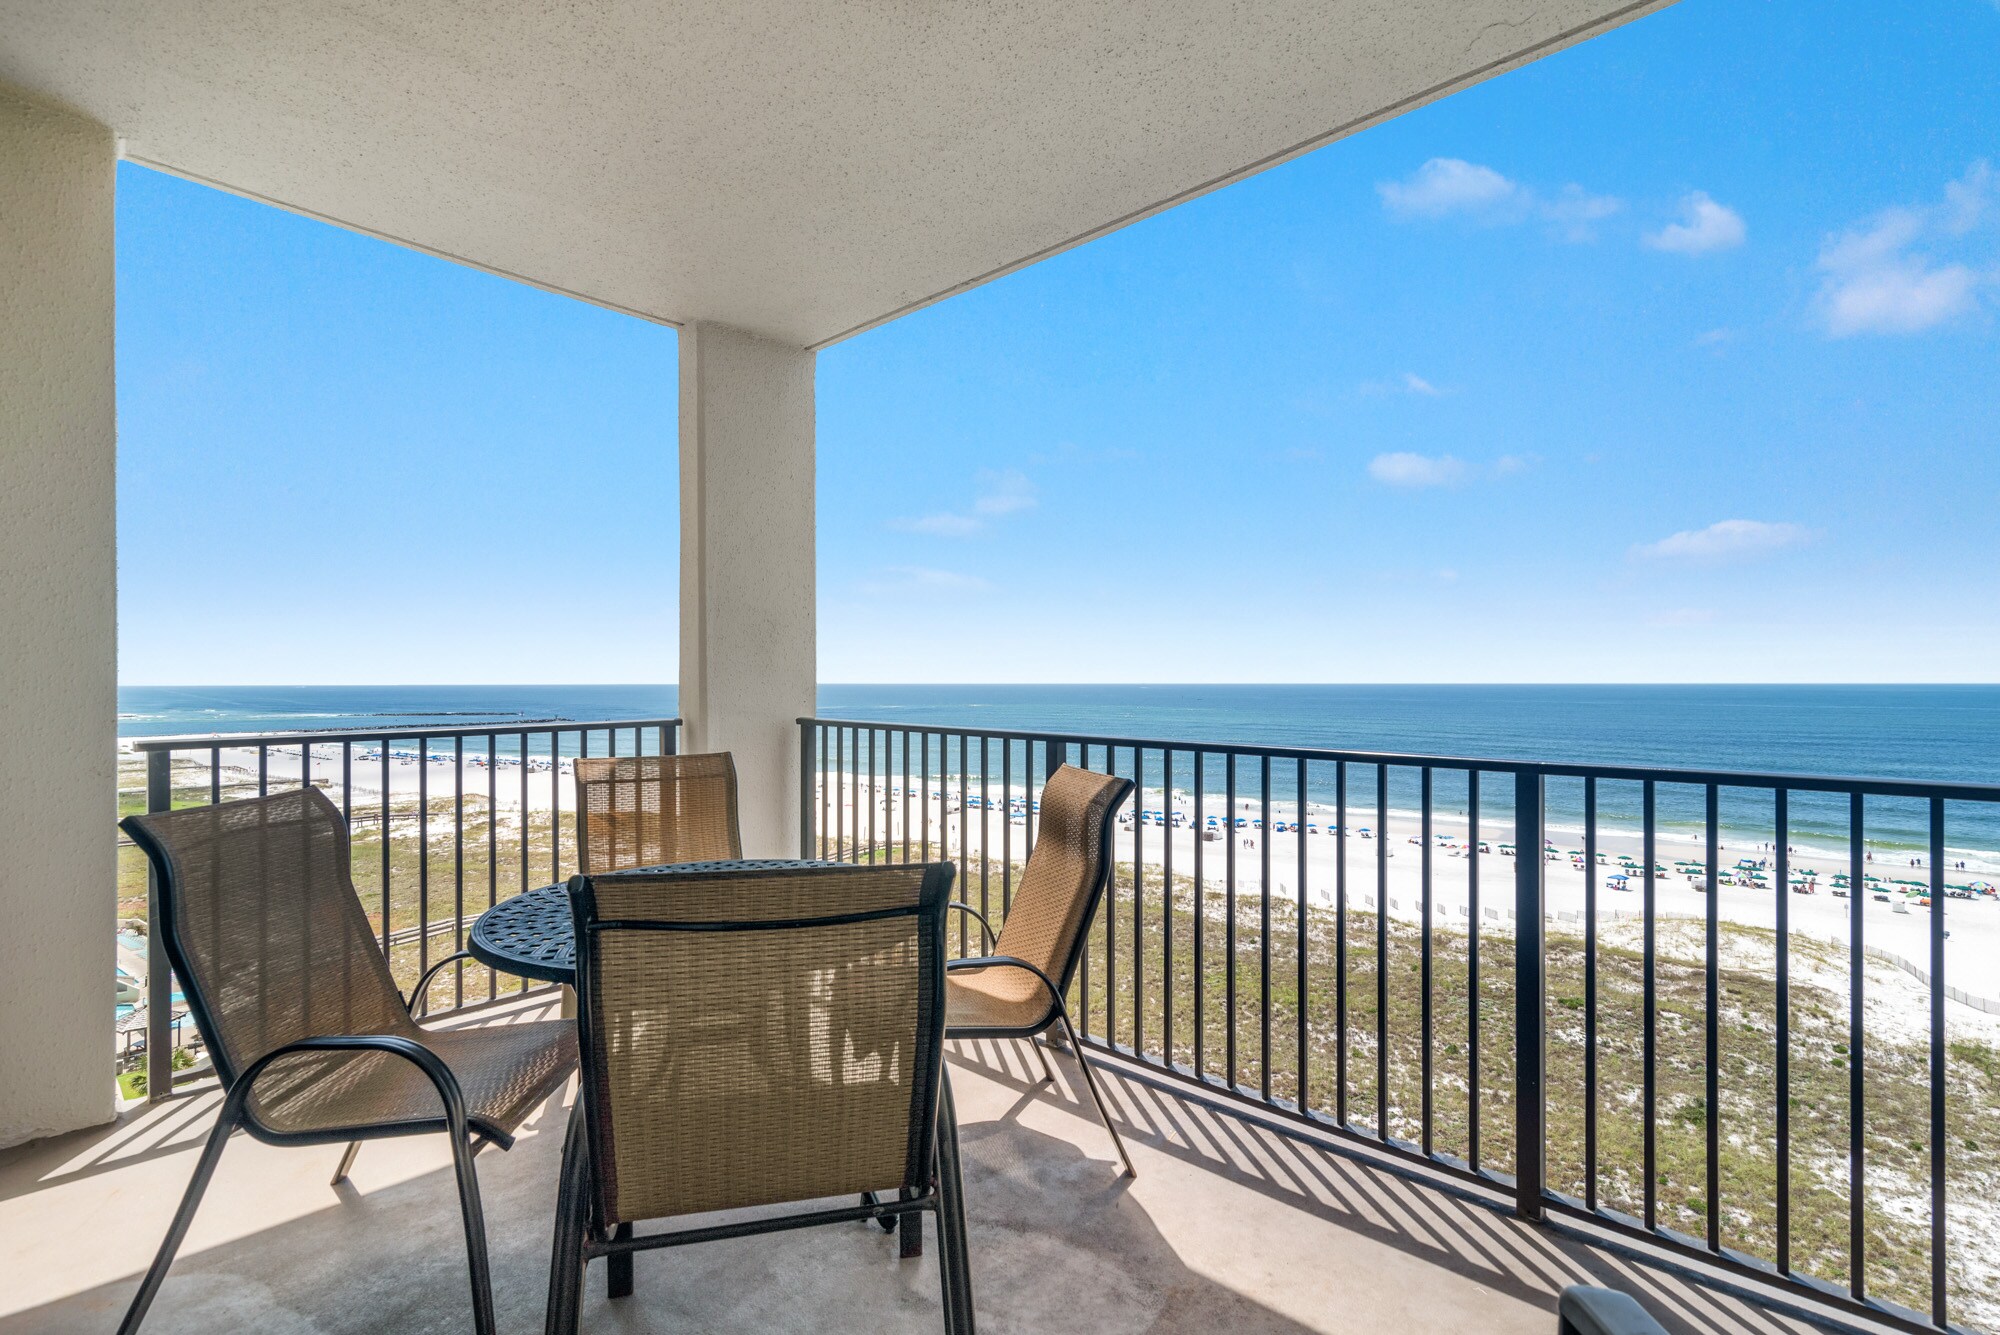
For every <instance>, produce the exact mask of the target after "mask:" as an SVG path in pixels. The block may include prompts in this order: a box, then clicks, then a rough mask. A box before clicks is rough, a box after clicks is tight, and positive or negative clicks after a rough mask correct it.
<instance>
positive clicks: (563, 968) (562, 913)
mask: <svg viewBox="0 0 2000 1335" xmlns="http://www.w3.org/2000/svg"><path fill="white" fill-rule="evenodd" d="M827 865H829V864H827V863H824V862H811V861H802V860H800V859H798V858H736V859H732V860H729V861H724V862H676V863H673V864H671V865H668V866H664V867H633V868H630V870H632V871H642V872H655V873H658V872H704V871H770V870H775V869H777V868H781V867H824V866H827ZM465 948H466V949H467V950H469V951H471V952H472V957H473V958H474V959H476V960H478V961H479V962H480V963H481V964H485V965H490V966H491V967H493V968H495V969H498V970H500V971H501V972H502V973H511V974H514V975H516V976H518V977H521V978H537V979H540V980H541V981H543V982H546V983H574V982H575V981H576V929H575V927H574V925H573V924H572V922H571V920H570V914H569V887H568V886H567V885H545V886H543V887H542V888H541V889H539V890H528V891H524V892H523V893H521V894H518V895H516V896H514V897H513V898H512V899H509V900H504V901H502V902H501V903H499V904H495V905H494V906H493V907H492V908H490V909H488V910H486V912H484V913H482V914H480V915H479V921H478V922H475V923H474V924H473V925H472V935H471V936H470V937H469V938H468V939H467V940H466V943H465Z"/></svg>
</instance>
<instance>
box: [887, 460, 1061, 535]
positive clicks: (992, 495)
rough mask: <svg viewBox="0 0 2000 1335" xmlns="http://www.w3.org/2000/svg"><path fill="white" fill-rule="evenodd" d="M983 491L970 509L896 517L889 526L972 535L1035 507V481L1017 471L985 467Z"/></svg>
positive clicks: (906, 530)
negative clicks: (994, 469) (995, 469)
mask: <svg viewBox="0 0 2000 1335" xmlns="http://www.w3.org/2000/svg"><path fill="white" fill-rule="evenodd" d="M976 480H977V482H978V483H979V494H978V495H977V496H975V497H974V498H973V501H972V506H971V508H970V509H968V510H964V511H957V510H940V511H938V512H936V513H933V514H927V515H918V516H916V517H915V518H908V519H892V520H890V521H889V527H890V528H892V529H895V530H896V531H897V532H899V533H921V534H923V535H925V536H927V537H933V538H969V537H972V536H973V535H974V534H977V533H982V532H984V531H985V530H986V528H987V527H988V525H989V524H991V522H992V521H993V520H995V519H1000V518H1003V517H1004V516H1007V515H1012V514H1019V513H1020V512H1021V511H1023V510H1032V509H1034V508H1035V504H1036V500H1035V484H1034V483H1032V482H1030V481H1029V480H1028V479H1027V476H1026V475H1025V474H1022V473H1018V472H1015V471H1013V470H1011V469H1010V470H1007V471H1005V472H993V471H991V470H981V472H980V473H979V475H978V477H977V479H976Z"/></svg>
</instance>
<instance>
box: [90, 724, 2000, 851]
mask: <svg viewBox="0 0 2000 1335" xmlns="http://www.w3.org/2000/svg"><path fill="white" fill-rule="evenodd" d="M675 708H676V692H675V689H674V688H673V687H672V686H324V687H320V686H289V687H271V686H258V687H138V686H128V687H123V688H121V689H120V691H119V711H120V717H119V733H120V735H121V736H144V735H163V734H172V733H207V732H251V731H255V732H302V731H312V730H317V729H329V730H331V729H354V728H367V729H374V728H385V729H386V728H407V727H435V728H462V727H481V726H486V725H489V724H490V725H493V726H495V727H497V728H502V729H505V728H510V727H514V728H518V727H519V726H521V725H523V724H526V723H529V722H541V721H548V720H559V721H562V722H565V723H583V722H590V721H595V720H604V719H615V718H664V717H672V715H673V714H674V712H675ZM819 711H820V713H821V714H822V715H823V716H829V717H841V718H858V719H867V720H873V721H881V722H887V723H894V724H903V725H930V726H943V727H971V728H993V729H1006V730H1028V731H1047V732H1075V733H1090V734H1097V735H1106V734H1108V735H1112V736H1119V737H1140V738H1145V739H1159V740H1166V741H1176V742H1179V741H1204V742H1233V743H1245V744H1251V745H1270V746H1308V747H1322V746H1323V747H1336V748H1344V749H1350V750H1382V751H1397V752H1413V753H1421V754H1427V755H1436V756H1457V757H1473V758H1484V759H1495V760H1522V759H1526V760H1552V761H1572V762H1586V763H1599V764H1626V765H1644V766H1681V767H1698V768H1707V769H1732V770H1754V771H1765V772H1782V773H1802V774H1832V775H1842V776H1858V777H1866V778H1885V779H1888V778H1893V779H1913V780H1928V781H1946V782H1968V783H1992V782H1995V781H1996V780H2000V686H1173V685H1140V686H941V685H908V686H856V685H828V686H822V687H821V688H820V693H819ZM541 745H542V746H543V747H544V748H545V747H546V742H543V743H541ZM572 748H573V743H572V744H571V745H570V746H566V747H565V748H564V749H565V754H568V753H569V752H570V751H571V750H572ZM534 749H535V744H534V743H533V742H531V745H530V750H531V751H532V750H534ZM977 759H978V751H977V748H976V747H975V748H974V756H973V760H974V761H975V762H976V761H977ZM940 763H941V762H940V758H939V757H937V756H936V754H935V753H933V757H932V772H933V773H936V772H937V770H938V766H939V764H940ZM1000 763H1001V762H1000V753H999V750H998V748H997V747H996V748H994V749H993V751H992V752H991V768H992V773H993V774H994V775H995V776H996V778H997V775H998V773H999V771H1000ZM1130 763H1131V762H1130V758H1129V753H1124V752H1121V753H1120V760H1119V764H1120V766H1121V767H1128V766H1129V765H1130ZM948 768H951V769H954V770H955V769H957V768H958V761H957V757H956V753H955V752H954V755H953V757H952V759H951V761H950V763H949V765H948ZM1024 768H1025V761H1024V758H1023V757H1022V756H1021V754H1020V752H1019V751H1018V750H1017V751H1016V753H1015V772H1016V774H1019V773H1022V772H1023V770H1024ZM1167 778H1168V776H1167V775H1165V774H1164V772H1163V771H1162V770H1161V768H1160V761H1159V758H1158V757H1157V755H1155V756H1154V757H1152V758H1151V760H1150V764H1149V771H1148V774H1147V775H1146V782H1147V784H1148V786H1150V787H1160V786H1163V785H1164V784H1165V782H1166V780H1167ZM1256 779H1257V770H1256V767H1255V766H1254V765H1246V766H1243V767H1242V769H1241V772H1240V776H1239V791H1240V792H1242V793H1244V794H1245V795H1251V796H1254V795H1255V793H1256ZM1172 780H1173V783H1174V785H1175V786H1179V787H1187V786H1189V785H1190V784H1191V783H1192V782H1193V774H1192V767H1191V765H1190V764H1189V763H1187V762H1186V761H1185V760H1183V761H1182V763H1180V764H1178V765H1177V766H1176V772H1175V774H1174V775H1173V776H1172ZM1222 782H1223V776H1222V772H1221V766H1220V764H1215V763H1211V764H1210V766H1209V767H1208V770H1207V772H1205V774H1204V784H1203V786H1204V788H1205V789H1207V790H1209V791H1212V792H1220V791H1221V789H1222ZM1373 782H1374V779H1373V774H1372V772H1370V770H1369V769H1368V768H1367V767H1361V768H1359V769H1358V770H1357V771H1356V772H1354V773H1353V774H1351V775H1350V784H1349V800H1350V802H1351V803H1353V804H1355V805H1358V806H1372V805H1373V804H1374V802H1375V794H1374V789H1373ZM1416 783H1417V779H1416V775H1415V773H1414V772H1413V771H1412V772H1403V771H1394V772H1392V778H1391V787H1390V792H1389V801H1390V805H1391V806H1392V807H1395V808H1399V809H1409V808H1411V807H1414V806H1415V805H1416V795H1417V789H1416ZM1295 788H1296V771H1295V768H1294V767H1293V766H1291V765H1289V764H1279V765H1278V766H1276V767H1275V772H1274V773H1273V776H1272V796H1273V799H1274V800H1276V801H1280V802H1284V801H1290V800H1291V799H1292V797H1293V794H1294V790H1295ZM1308 796H1309V798H1310V799H1311V800H1312V801H1314V802H1328V803H1330V802H1331V801H1332V799H1333V775H1332V767H1331V766H1325V767H1315V768H1314V770H1313V771H1312V772H1311V773H1310V775H1309V777H1308ZM1548 796H1549V819H1550V821H1551V823H1552V824H1554V825H1557V826H1561V825H1563V824H1565V823H1566V822H1574V821H1575V820H1576V819H1577V818H1579V817H1580V814H1581V812H1580V808H1581V794H1580V786H1579V785H1573V784H1565V783H1561V782H1554V781H1552V782H1551V784H1550V788H1549V795H1548ZM1510 800H1511V794H1510V791H1509V785H1508V782H1507V780H1506V779H1505V778H1504V777H1503V776H1498V775H1493V776H1488V778H1487V779H1486V780H1485V781H1484V784H1483V786H1482V792H1481V809H1482V817H1483V819H1482V828H1483V827H1484V822H1485V820H1487V819H1491V820H1494V821H1504V820H1506V819H1508V816H1509V812H1510V810H1511V808H1510ZM1436 801H1437V809H1438V810H1439V812H1440V813H1441V814H1444V815H1449V814H1451V813H1453V812H1458V811H1463V809H1464V781H1463V779H1462V778H1460V777H1458V776H1454V775H1452V774H1450V773H1449V772H1440V773H1439V775H1438V778H1437V792H1436ZM1659 804H1660V805H1659V814H1660V818H1661V821H1662V823H1663V824H1664V825H1665V826H1667V827H1668V828H1689V827H1691V826H1693V825H1697V824H1699V822H1700V818H1701V808H1700V794H1699V791H1698V790H1694V789H1683V788H1676V787H1672V786H1667V787H1663V788H1661V789H1660V793H1659ZM1601 812H1602V818H1603V820H1604V821H1605V822H1606V824H1607V825H1609V826H1618V827H1625V828H1630V827H1632V826H1634V825H1636V824H1637V823H1638V799H1637V793H1636V790H1635V789H1632V790H1628V789H1626V788H1625V786H1623V785H1607V786H1605V788H1604V791H1603V793H1602V795H1601ZM1769 819H1770V802H1769V799H1768V797H1762V796H1758V795H1755V794H1751V793H1734V792H1731V793H1726V794H1725V797H1724V803H1723V810H1722V820H1723V824H1724V826H1725V828H1726V829H1728V830H1729V831H1731V832H1732V834H1734V835H1735V836H1736V837H1737V838H1754V837H1755V834H1756V832H1757V831H1758V830H1759V829H1760V828H1763V827H1765V826H1767V824H1768V821H1769ZM1868 819H1869V825H1870V834H1871V841H1870V842H1871V844H1872V845H1873V846H1874V847H1876V848H1877V849H1878V850H1883V849H1886V850H1900V849H1920V848H1921V847H1922V846H1923V844H1924V839H1925V832H1924V824H1923V821H1924V815H1923V812H1922V809H1921V807H1920V805H1919V804H1914V803H1904V802H1893V801H1879V802H1871V803H1870V805H1869V809H1868ZM1948 822H1949V824H1948V838H1947V842H1948V844H1949V845H1950V846H1951V847H1952V848H1953V849H1955V850H1969V851H1974V852H1977V851H1979V850H1990V849H2000V813H1996V812H1994V811H1992V810H1990V809H1986V808H1982V807H1975V806H1972V805H1971V804H1960V803H1953V804H1951V806H1950V810H1949V811H1948ZM1793 824H1794V832H1795V835H1796V836H1797V837H1798V838H1800V839H1808V840H1820V841H1836V840H1839V841H1844V839H1845V835H1846V809H1845V805H1844V802H1843V801H1841V800H1837V799H1836V800H1834V801H1831V802H1829V801H1827V800H1825V799H1815V798H1812V797H1810V796H1809V795H1803V794H1801V795H1799V796H1798V797H1795V798H1794V801H1793ZM1502 837H1505V836H1504V835H1503V836H1502ZM1767 837H1768V836H1767ZM1981 860H1982V861H1984V860H1985V859H1984V858H1983V857H1982V859H1981Z"/></svg>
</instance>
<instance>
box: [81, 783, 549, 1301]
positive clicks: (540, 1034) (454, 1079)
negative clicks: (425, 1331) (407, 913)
mask: <svg viewBox="0 0 2000 1335" xmlns="http://www.w3.org/2000/svg"><path fill="white" fill-rule="evenodd" d="M119 825H120V827H121V828H122V829H124V831H125V832H126V833H127V834H128V835H130V836H131V837H132V842H133V843H135V844H137V845H138V846H139V847H140V848H141V849H143V850H144V851H145V853H146V856H147V857H148V858H150V859H151V860H152V864H153V868H154V870H155V871H156V872H157V873H158V874H159V908H160V920H159V921H158V922H156V923H154V924H153V928H152V929H153V930H154V931H157V932H160V933H161V934H162V936H163V938H164V945H165V946H166V952H167V958H168V960H169V961H170V962H171V963H172V965H173V971H174V976H175V977H176V978H177V979H178V980H179V981H180V985H181V988H182V991H183V993H184V994H185V996H186V997H187V1003H188V1009H189V1010H190V1011H191V1012H192V1013H193V1016H194V1020H195V1024H196V1025H197V1026H199V1028H200V1030H201V1036H202V1038H203V1040H204V1041H205V1042H206V1043H207V1044H208V1050H209V1052H210V1054H211V1055H212V1057H213V1059H214V1062H215V1070H216V1074H217V1075H218V1076H219V1077H220V1078H221V1081H222V1088H223V1091H224V1093H223V1100H222V1111H221V1113H220V1115H219V1116H218V1117H217V1118H216V1122H215V1129H214V1131H212V1132H211V1133H210V1134H209V1137H208V1143H207V1146H206V1147H205V1148H204V1149H203V1150H202V1154H201V1159H200V1161H199V1162H198V1163H197V1164H196V1165H195V1170H194V1178H193V1180H192V1181H190V1182H189V1183H188V1188H187V1193H186V1195H185V1196H184V1197H183V1198H182V1200H181V1204H180V1209H179V1210H178V1211H176V1212H175V1214H174V1219H173V1223H172V1224H171V1225H170V1226H169V1227H168V1229H167V1236H166V1239H165V1241H163V1242H162V1243H161V1244H160V1251H159V1254H158V1255H157V1256H156V1257H154V1258H153V1264H152V1267H151V1268H150V1269H149V1270H147V1272H146V1277H145V1279H144V1280H142V1281H141V1282H140V1285H139V1292H138V1293H137V1295H135V1296H134V1297H133V1299H132V1305H131V1307H130V1308H129V1309H127V1311H126V1313H125V1320H124V1321H123V1323H122V1324H121V1325H120V1326H119V1331H120V1333H121V1335H127V1333H129V1332H132V1331H136V1330H137V1329H138V1328H139V1324H140V1322H141V1321H143V1320H144V1319H145V1315H146V1309H147V1308H148V1307H149V1306H151V1304H152V1301H153V1297H154V1295H155V1294H156V1293H157V1292H158V1291H159V1287H160V1282H161V1281H162V1280H164V1279H165V1278H166V1274H167V1268H168V1266H170V1265H171V1264H172V1263H173V1259H174V1253H175V1252H176V1251H177V1250H178V1249H179V1247H180V1244H181V1240H182V1238H184V1237H185V1236H186V1235H187V1230H188V1225H189V1223H190V1222H191V1221H192V1220H193V1218H194V1212H195V1208H196V1206H198V1205H199V1204H200V1203H201V1197H202V1193H203V1191H204V1190H206V1189H207V1186H208V1182H209V1178H210V1177H211V1176H212V1175H213V1174H214V1172H215V1166H216V1164H217V1162H218V1161H219V1160H220V1159H221V1158H222V1151H223V1147H224V1146H225V1145H226V1144H227V1143H228V1141H229V1137H230V1133H231V1132H233V1131H234V1130H235V1129H236V1128H237V1127H238V1126H241V1127H243V1128H244V1129H245V1130H247V1131H249V1132H250V1134H251V1135H253V1136H255V1137H257V1139H259V1140H262V1141H265V1142H267V1143H269V1144H274V1145H322V1144H335V1143H339V1142H342V1141H345V1142H347V1150H346V1152H345V1153H344V1154H343V1155H342V1156H341V1161H340V1167H339V1169H338V1170H336V1172H335V1173H334V1182H335V1183H336V1184H337V1183H339V1182H340V1180H341V1179H342V1178H343V1177H344V1176H345V1175H346V1172H347V1169H348V1168H349V1167H350V1166H352V1164H353V1162H354V1153H355V1150H356V1149H357V1148H358V1147H359V1145H360V1143H361V1141H363V1140H365V1139H373V1138H376V1137H384V1136H406V1135H416V1134H420V1133H422V1132H428V1131H443V1132H445V1133H446V1134H447V1135H448V1136H449V1137H450V1140H451V1151H452V1166H453V1169H454V1171H455V1173H456V1176H457V1180H458V1195H459V1207H460V1211H461V1213H462V1215H463V1222H464V1225H465V1245H466V1256H467V1266H468V1269H469V1270H470V1273H471V1281H472V1312H473V1323H474V1325H475V1327H476V1328H477V1329H478V1330H479V1331H480V1332H481V1335H489V1333H490V1332H491V1331H492V1330H493V1294H492V1286H491V1283H490V1280H489V1276H488V1269H487V1261H486V1228H485V1223H484V1221H483V1219H482V1216H481V1213H480V1207H479V1179H478V1176H477V1175H476V1174H475V1172H474V1171H473V1163H472V1160H473V1156H474V1155H476V1154H477V1153H478V1152H479V1150H480V1149H483V1148H484V1147H485V1146H486V1145H488V1144H493V1145H498V1146H500V1147H501V1148H502V1149H507V1148H510V1147H511V1146H512V1145H513V1134H514V1131H515V1128H517V1127H518V1126H519V1125H520V1124H521V1122H522V1121H523V1120H524V1119H525V1118H526V1117H527V1116H528V1115H529V1114H530V1113H531V1112H533V1111H534V1110H535V1108H536V1107H537V1106H539V1105H540V1104H541V1102H542V1101H543V1100H544V1099H545V1098H547V1097H548V1096H549V1094H551V1093H552V1092H554V1090H555V1089H556V1088H557V1087H558V1086H559V1085H561V1084H562V1082H563V1081H564V1080H565V1079H567V1078H568V1076H569V1073H570V1071H571V1070H573V1069H574V1068H575V1066H576V1028H575V1026H574V1025H573V1024H571V1023H570V1022H569V1021H567V1020H544V1021H536V1022H532V1023H522V1024H506V1025H498V1026H493V1027H490V1028H480V1029H454V1030H430V1029H424V1028H421V1027H420V1026H419V1025H418V1024H417V1022H416V1020H415V1018H414V1011H413V1007H418V1008H420V1006H421V999H422V997H423V995H424V990H425V988H426V987H427V986H428V985H429V983H430V981H431V979H432V978H433V977H435V976H436V974H437V972H438V970H440V969H442V968H444V967H445V966H446V965H448V964H451V963H454V962H455V961H457V960H459V959H463V958H467V957H466V956H465V955H463V954H462V953H461V954H457V955H451V956H447V957H446V958H444V959H441V960H439V961H438V962H437V963H436V964H434V965H432V966H431V967H430V969H428V970H427V971H426V972H425V973H424V976H423V977H422V978H421V979H419V980H418V982H417V986H416V988H415V990H414V991H412V992H411V994H410V997H409V998H408V999H407V1000H406V999H405V998H404V997H403V996H402V995H401V994H399V993H398V992H397V991H396V984H395V980H394V979H393V978H391V977H390V974H389V964H388V961H387V960H386V959H384V958H383V955H382V951H381V948H380V947H379V946H378V945H377V944H376V940H375V937H374V934H373V933H372V932H371V930H370V928H369V924H368V919H367V916H366V915H365V914H364V913H363V912H362V910H361V900H360V899H359V897H357V896H356V894H355V892H354V883H353V881H352V880H351V879H350V878H349V874H348V841H347V822H346V821H345V820H344V819H343V818H342V816H341V814H340V809H339V808H338V807H336V806H334V804H333V803H332V801H330V800H329V799H328V798H327V796H326V795H325V794H324V793H322V792H320V791H318V790H317V789H294V790H290V791H287V792H283V793H274V794H272V795H271V796H269V797H262V798H254V799H250V800H248V801H241V802H226V803H223V804H221V805H219V806H205V807H189V808H185V809H183V810H180V811H175V812H163V813H160V814H157V815H148V816H128V817H127V818H126V819H124V820H123V821H120V822H119ZM475 1138H476V1139H475Z"/></svg>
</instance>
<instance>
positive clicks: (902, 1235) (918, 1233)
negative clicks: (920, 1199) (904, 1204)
mask: <svg viewBox="0 0 2000 1335" xmlns="http://www.w3.org/2000/svg"><path fill="white" fill-rule="evenodd" d="M923 1254H924V1216H923V1212H922V1211H921V1210H906V1211H904V1212H903V1213H902V1214H899V1215H897V1216H896V1255H897V1256H898V1257H900V1258H901V1259H902V1260H905V1261H913V1260H915V1259H916V1258H917V1257H919V1256H922V1255H923Z"/></svg>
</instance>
